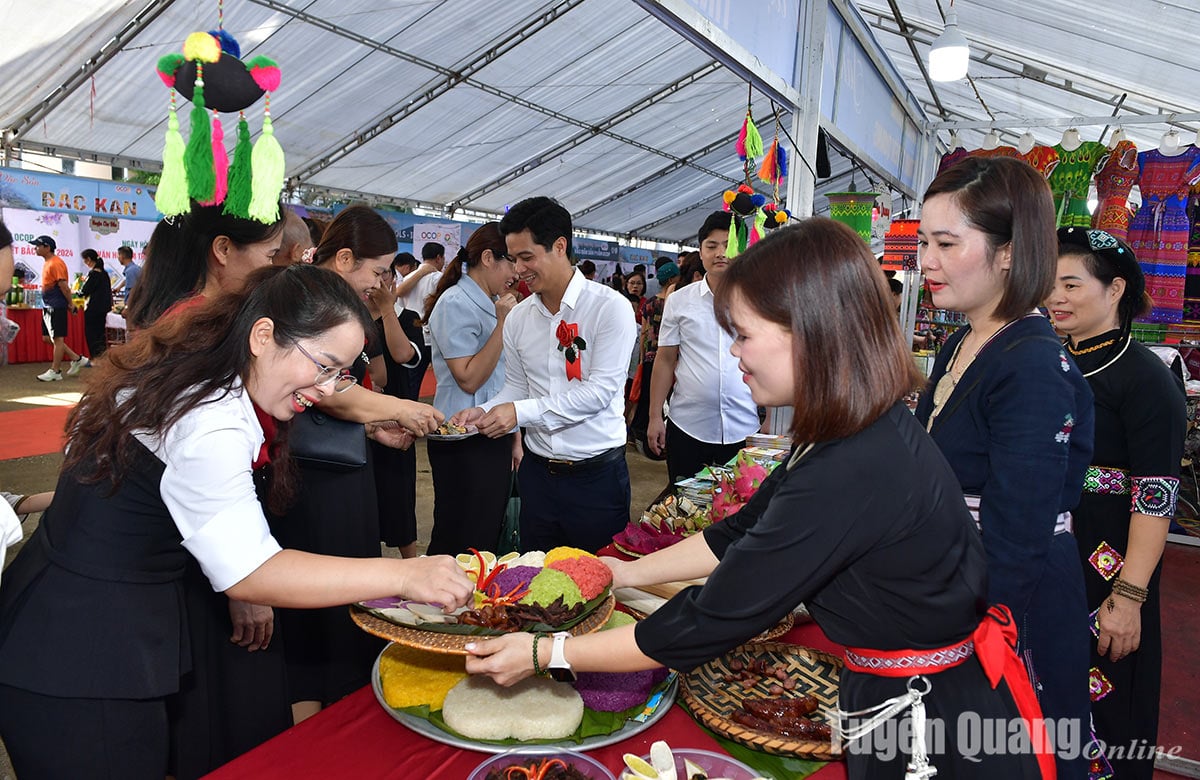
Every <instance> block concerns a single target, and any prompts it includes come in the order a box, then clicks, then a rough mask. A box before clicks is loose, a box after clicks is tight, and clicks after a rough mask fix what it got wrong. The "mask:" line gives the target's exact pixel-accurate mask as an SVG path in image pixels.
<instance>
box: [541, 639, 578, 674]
mask: <svg viewBox="0 0 1200 780" xmlns="http://www.w3.org/2000/svg"><path fill="white" fill-rule="evenodd" d="M569 636H570V634H568V633H567V632H566V631H559V632H557V633H555V634H553V635H552V637H551V638H552V639H553V640H554V646H553V647H552V648H551V650H550V664H549V665H548V666H547V667H546V674H548V675H550V679H552V680H557V681H558V682H567V683H573V682H575V671H574V670H573V669H571V665H570V664H569V663H567V656H566V655H565V654H564V653H563V645H565V644H566V642H567V637H569Z"/></svg>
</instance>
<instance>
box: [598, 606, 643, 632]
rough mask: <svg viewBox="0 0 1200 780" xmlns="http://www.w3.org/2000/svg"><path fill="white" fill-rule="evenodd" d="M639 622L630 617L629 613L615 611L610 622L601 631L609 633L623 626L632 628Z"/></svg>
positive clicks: (609, 619)
mask: <svg viewBox="0 0 1200 780" xmlns="http://www.w3.org/2000/svg"><path fill="white" fill-rule="evenodd" d="M636 622H637V618H635V617H634V616H633V615H630V614H629V613H628V612H622V611H621V610H619V609H614V610H613V613H612V615H611V616H610V617H609V618H608V622H607V623H605V624H604V625H603V626H601V627H600V630H601V631H608V630H609V629H610V628H620V627H621V626H632V625H633V624H634V623H636Z"/></svg>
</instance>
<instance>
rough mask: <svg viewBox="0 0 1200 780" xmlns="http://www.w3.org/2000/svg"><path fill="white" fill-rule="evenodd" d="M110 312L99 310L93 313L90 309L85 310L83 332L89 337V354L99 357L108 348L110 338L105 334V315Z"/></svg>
mask: <svg viewBox="0 0 1200 780" xmlns="http://www.w3.org/2000/svg"><path fill="white" fill-rule="evenodd" d="M107 313H108V312H103V311H98V312H96V313H95V314H92V312H91V310H90V309H85V310H84V312H83V334H84V336H85V337H86V338H87V345H88V354H89V355H90V356H91V357H94V358H98V357H100V356H101V355H103V354H104V350H106V349H108V340H107V339H106V338H105V336H104V316H105V315H106V314H107Z"/></svg>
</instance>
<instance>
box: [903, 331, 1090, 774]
mask: <svg viewBox="0 0 1200 780" xmlns="http://www.w3.org/2000/svg"><path fill="white" fill-rule="evenodd" d="M966 331H967V329H966V328H963V329H961V330H959V331H958V333H955V334H954V335H953V336H951V337H950V339H949V340H948V341H947V342H946V345H945V346H944V347H943V348H942V351H941V354H940V355H939V356H938V359H937V362H936V363H935V364H934V368H933V373H932V375H931V376H930V388H931V389H932V388H933V387H934V386H936V384H937V381H938V379H940V378H941V377H942V375H943V374H945V372H946V367H947V364H948V363H949V361H950V357H951V355H953V354H954V350H955V348H956V347H957V346H958V344H959V342H960V341H961V340H962V339H963V338H964V337H965V336H966ZM932 410H933V393H932V392H927V393H923V394H922V397H921V401H920V403H919V404H918V406H917V419H918V420H919V421H920V422H921V423H922V424H927V423H928V420H929V417H930V415H931V413H932ZM1094 421H1095V412H1094V409H1093V406H1092V392H1091V389H1090V388H1089V387H1088V384H1087V381H1086V380H1085V379H1084V378H1083V375H1082V374H1080V372H1079V369H1078V368H1077V367H1076V366H1075V363H1074V362H1072V361H1071V359H1070V358H1069V357H1068V356H1067V353H1066V351H1065V350H1064V349H1063V347H1062V345H1061V344H1060V343H1059V341H1058V339H1057V338H1056V337H1055V335H1054V331H1053V329H1052V328H1051V327H1050V323H1049V321H1048V320H1047V319H1046V318H1045V317H1042V316H1041V315H1031V316H1027V317H1025V318H1023V319H1021V320H1018V321H1016V322H1014V323H1013V324H1012V325H1010V326H1009V327H1007V328H1006V329H1004V330H1003V331H1001V332H1000V333H999V334H997V335H996V336H995V337H994V338H993V339H992V341H991V342H989V343H988V344H987V345H986V346H985V347H984V348H983V349H982V350H981V351H980V352H979V354H978V355H977V356H976V357H975V359H974V360H973V361H972V362H971V364H970V366H968V367H967V370H966V371H965V372H964V373H963V375H962V377H961V378H960V379H959V381H958V384H957V386H956V387H955V388H954V391H953V393H952V394H951V395H950V398H949V399H948V400H947V401H946V405H945V407H944V408H943V409H942V410H941V412H940V413H939V414H938V415H937V417H936V419H935V420H934V423H933V427H932V429H931V431H930V433H931V434H932V436H933V440H934V441H935V442H937V444H938V446H939V447H940V448H941V450H942V452H943V453H944V454H945V456H946V460H948V461H949V462H950V465H951V467H952V468H953V469H954V473H955V474H956V475H957V476H958V481H959V483H960V484H961V486H962V490H963V493H966V494H971V495H976V496H980V497H981V504H980V524H981V526H982V530H983V545H984V549H985V550H986V551H987V560H988V598H989V600H990V601H991V602H992V603H994V604H1005V605H1007V606H1008V607H1009V608H1010V609H1011V610H1012V612H1013V615H1014V616H1015V617H1016V618H1017V621H1018V625H1019V628H1020V641H1021V652H1022V655H1023V657H1024V659H1025V662H1026V664H1027V665H1028V666H1029V667H1030V678H1031V679H1032V680H1034V686H1035V688H1036V689H1037V690H1038V695H1039V698H1040V700H1041V704H1042V711H1043V714H1044V715H1045V716H1046V717H1047V718H1054V719H1055V720H1058V719H1061V718H1077V719H1079V722H1080V723H1081V724H1082V729H1083V733H1085V734H1086V733H1087V724H1088V711H1089V706H1088V705H1089V696H1088V643H1087V641H1086V638H1087V637H1088V636H1089V634H1087V633H1086V631H1087V628H1086V627H1087V622H1088V618H1087V606H1086V599H1085V597H1084V587H1083V571H1082V569H1081V567H1080V565H1079V556H1078V553H1077V552H1076V550H1075V541H1074V538H1073V537H1072V536H1071V534H1059V535H1057V536H1056V535H1055V534H1054V526H1055V518H1056V516H1057V515H1058V514H1059V513H1061V512H1067V511H1070V510H1072V509H1074V508H1075V506H1076V505H1077V504H1078V503H1079V495H1080V492H1081V490H1082V488H1083V477H1084V473H1085V472H1086V470H1087V467H1088V464H1089V463H1090V458H1091V455H1092V438H1093V431H1094ZM1085 772H1086V764H1085V763H1084V762H1082V761H1074V762H1071V764H1070V765H1069V766H1068V765H1066V764H1065V763H1064V762H1062V761H1060V762H1059V777H1083V774H1084V773H1085Z"/></svg>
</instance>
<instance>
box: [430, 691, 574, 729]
mask: <svg viewBox="0 0 1200 780" xmlns="http://www.w3.org/2000/svg"><path fill="white" fill-rule="evenodd" d="M442 718H443V719H444V720H445V721H446V725H447V726H449V727H450V728H452V729H454V730H455V731H457V732H458V733H459V734H462V735H463V736H464V737H469V738H471V739H486V740H501V739H519V740H530V739H563V738H565V737H569V736H570V735H572V734H574V733H575V730H576V729H578V728H579V724H580V722H581V721H582V720H583V699H582V698H580V696H579V694H578V693H576V692H575V689H574V688H573V687H572V686H570V685H566V684H564V683H558V682H555V681H554V680H547V679H545V678H541V677H529V678H526V679H524V680H522V681H521V682H519V683H517V684H516V685H513V686H511V687H508V688H504V687H502V686H500V685H497V684H496V683H494V682H492V681H491V679H489V678H487V677H484V676H483V675H471V676H469V677H467V678H466V679H465V680H461V681H459V683H458V684H457V685H455V686H454V687H453V688H451V689H450V692H449V693H447V694H446V702H445V703H444V704H443V705H442Z"/></svg>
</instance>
